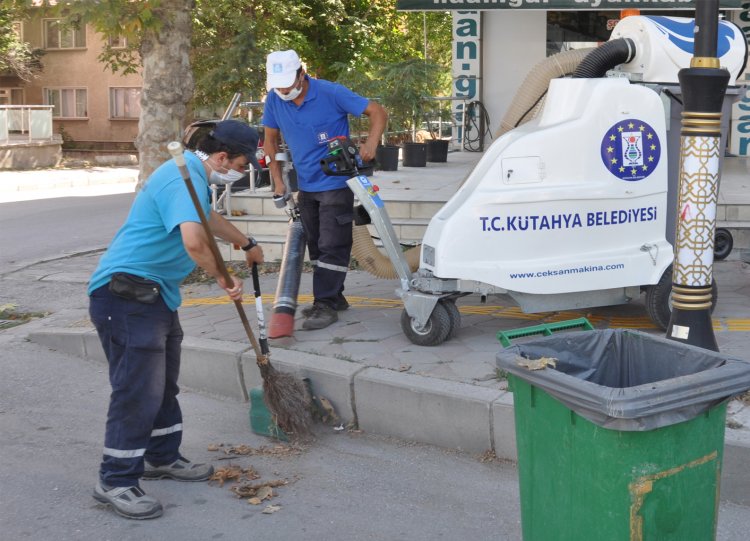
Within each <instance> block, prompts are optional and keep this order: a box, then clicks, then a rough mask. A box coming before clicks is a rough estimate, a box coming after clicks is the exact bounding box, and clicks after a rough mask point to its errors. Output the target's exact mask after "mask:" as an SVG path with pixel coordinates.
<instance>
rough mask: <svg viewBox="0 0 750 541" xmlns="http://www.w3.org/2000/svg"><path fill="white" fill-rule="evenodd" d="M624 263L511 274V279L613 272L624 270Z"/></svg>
mask: <svg viewBox="0 0 750 541" xmlns="http://www.w3.org/2000/svg"><path fill="white" fill-rule="evenodd" d="M624 268H625V264H624V263H616V264H613V265H583V266H581V267H571V268H569V269H557V270H544V271H538V272H511V273H509V274H510V277H511V278H512V279H514V280H515V279H518V278H546V277H548V276H565V275H568V274H586V273H587V272H604V271H611V270H620V269H624Z"/></svg>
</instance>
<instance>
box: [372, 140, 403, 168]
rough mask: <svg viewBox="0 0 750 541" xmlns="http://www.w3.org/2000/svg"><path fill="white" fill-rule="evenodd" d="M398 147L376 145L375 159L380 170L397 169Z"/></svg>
mask: <svg viewBox="0 0 750 541" xmlns="http://www.w3.org/2000/svg"><path fill="white" fill-rule="evenodd" d="M399 150H400V149H399V147H397V146H393V145H385V146H383V145H378V149H377V150H376V151H375V160H376V161H377V162H378V169H380V170H381V171H398V151H399Z"/></svg>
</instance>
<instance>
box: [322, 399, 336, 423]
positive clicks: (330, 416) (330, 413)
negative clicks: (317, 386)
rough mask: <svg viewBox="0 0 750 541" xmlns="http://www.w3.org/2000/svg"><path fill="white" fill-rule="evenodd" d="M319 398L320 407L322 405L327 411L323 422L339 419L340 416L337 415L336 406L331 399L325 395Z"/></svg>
mask: <svg viewBox="0 0 750 541" xmlns="http://www.w3.org/2000/svg"><path fill="white" fill-rule="evenodd" d="M318 400H319V401H320V407H322V408H323V411H324V412H325V415H324V417H323V422H327V421H332V422H336V421H338V419H339V416H338V415H336V408H334V407H333V404H331V401H330V400H328V399H327V398H326V397H324V396H321V397H319V398H318Z"/></svg>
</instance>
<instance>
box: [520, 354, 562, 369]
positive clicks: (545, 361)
mask: <svg viewBox="0 0 750 541" xmlns="http://www.w3.org/2000/svg"><path fill="white" fill-rule="evenodd" d="M516 364H518V366H523V367H524V368H526V369H528V370H544V369H545V368H547V367H548V366H550V367H552V368H554V367H555V366H557V359H555V358H554V357H540V358H538V359H524V358H523V357H518V358H517V359H516Z"/></svg>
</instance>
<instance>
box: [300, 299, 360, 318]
mask: <svg viewBox="0 0 750 541" xmlns="http://www.w3.org/2000/svg"><path fill="white" fill-rule="evenodd" d="M314 307H315V305H314V304H311V305H310V306H305V307H304V308H303V309H302V315H303V316H305V317H310V314H312V311H313V308H314ZM335 308H336V311H337V312H343V311H344V310H346V309H348V308H349V301H347V300H346V297H344V296H343V295H341V296H340V297H339V298H338V299H336V306H335Z"/></svg>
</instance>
